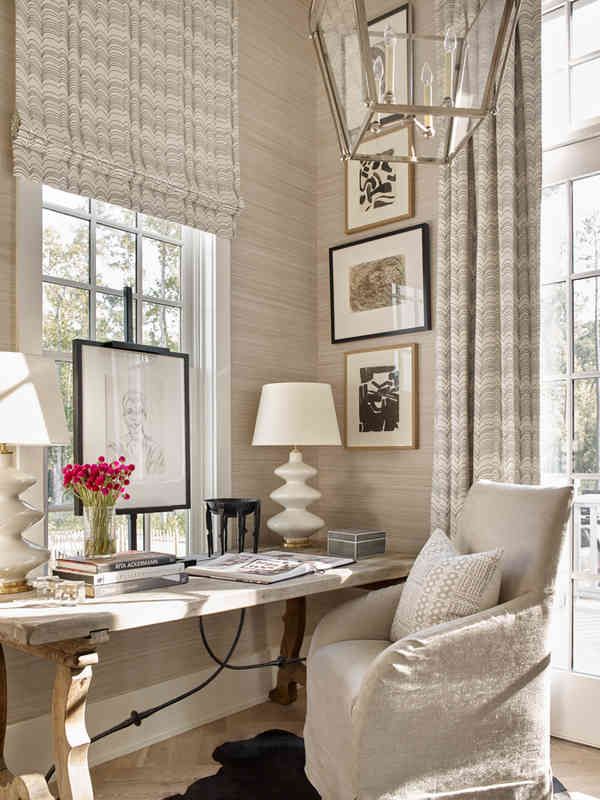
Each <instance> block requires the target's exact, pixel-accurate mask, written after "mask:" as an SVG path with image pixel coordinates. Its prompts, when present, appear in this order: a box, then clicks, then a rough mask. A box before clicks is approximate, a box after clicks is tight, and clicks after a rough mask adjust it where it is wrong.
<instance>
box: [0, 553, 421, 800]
mask: <svg viewBox="0 0 600 800" xmlns="http://www.w3.org/2000/svg"><path fill="white" fill-rule="evenodd" d="M412 561H413V559H412V558H411V557H407V556H402V555H399V554H397V553H387V554H385V555H383V556H378V557H376V558H370V559H366V560H364V561H359V562H358V563H356V564H351V565H350V566H348V567H341V568H339V569H335V570H330V571H328V572H325V573H320V574H317V575H306V576H303V577H302V578H296V579H294V580H288V581H282V582H281V583H277V584H272V585H270V586H259V585H255V584H248V583H239V582H234V581H221V580H214V579H209V578H197V577H191V578H190V581H189V583H187V584H184V585H183V586H176V587H173V588H169V589H161V590H152V591H147V592H137V593H132V594H127V595H121V596H119V597H113V598H111V599H110V600H109V601H107V600H87V601H86V602H85V603H81V604H80V605H77V606H70V607H69V606H61V607H49V606H40V605H39V604H37V603H36V602H35V601H33V600H32V599H31V597H29V596H23V595H20V596H13V598H11V599H8V600H6V601H4V602H0V800H52V795H51V794H50V792H49V790H48V786H47V784H46V781H45V780H44V778H43V776H41V775H21V776H18V777H15V776H13V774H12V773H11V772H10V771H9V769H8V767H7V766H6V763H5V761H4V756H3V753H4V741H5V737H6V717H7V714H6V712H7V688H6V666H5V660H4V652H3V649H2V645H3V644H5V645H8V646H9V647H14V648H16V649H17V650H22V651H24V652H26V653H30V654H31V655H35V656H38V657H39V658H44V659H47V660H50V661H54V662H55V664H56V677H55V681H54V690H53V694H52V718H53V731H52V735H53V742H54V757H55V766H56V781H57V784H58V791H59V796H60V800H93V796H94V794H93V789H92V782H91V778H90V773H89V768H88V760H87V752H88V747H89V744H90V739H89V736H88V733H87V730H86V726H85V704H86V699H87V694H88V690H89V687H90V683H91V680H92V667H93V665H94V664H97V663H98V653H97V648H98V645H100V644H102V643H103V642H106V641H108V638H109V636H110V634H111V632H112V631H124V630H131V629H133V628H141V627H144V626H146V625H157V624H160V623H167V622H173V621H175V620H180V619H185V618H187V617H200V616H208V615H210V614H219V613H222V612H224V611H234V610H239V609H243V608H250V607H252V606H259V605H263V604H265V603H273V602H276V601H279V600H285V601H286V609H285V613H284V616H283V622H284V632H283V638H282V642H281V654H282V655H283V656H286V657H288V658H294V657H296V656H298V654H299V652H300V648H301V646H302V641H303V638H304V626H305V620H306V598H307V597H309V596H310V595H312V594H318V593H321V592H329V591H335V590H337V589H346V588H350V587H363V588H371V587H373V588H376V587H377V586H380V585H386V584H389V583H397V582H399V581H401V580H404V579H405V578H406V575H407V574H408V571H409V569H410V567H411V565H412ZM304 682H305V667H304V666H303V665H288V666H284V667H282V668H281V669H280V670H279V671H278V677H277V685H276V686H275V688H274V689H273V691H272V692H271V694H270V697H271V699H272V700H273V701H274V702H278V703H284V704H287V703H291V702H293V701H294V700H295V698H296V684H297V683H304Z"/></svg>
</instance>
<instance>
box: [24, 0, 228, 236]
mask: <svg viewBox="0 0 600 800" xmlns="http://www.w3.org/2000/svg"><path fill="white" fill-rule="evenodd" d="M15 4H16V114H15V118H14V125H13V158H14V172H15V174H16V175H21V176H23V177H26V178H30V179H32V180H35V181H39V182H42V181H43V182H44V183H47V184H50V185H51V186H54V187H56V188H58V189H63V190H66V191H69V192H76V193H78V194H83V195H88V196H91V197H94V198H96V199H99V200H104V201H107V202H110V203H115V204H117V205H120V206H125V207H127V208H131V209H134V210H136V211H143V212H145V213H147V214H151V215H154V216H158V217H163V218H166V219H169V220H174V221H176V222H182V223H185V224H187V225H191V226H193V227H196V228H200V229H202V230H204V231H209V232H212V233H216V234H218V235H220V236H224V237H231V236H232V235H233V232H234V229H235V221H236V217H237V215H238V213H239V210H240V206H241V202H240V193H239V179H240V175H239V157H238V89H237V66H238V52H237V27H238V21H237V8H236V0H168V2H163V1H162V0H160V1H159V0H15Z"/></svg>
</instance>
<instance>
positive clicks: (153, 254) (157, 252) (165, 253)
mask: <svg viewBox="0 0 600 800" xmlns="http://www.w3.org/2000/svg"><path fill="white" fill-rule="evenodd" d="M142 248H143V249H142V263H143V270H144V275H143V279H142V283H143V293H144V294H145V295H150V296H151V297H160V298H164V299H165V300H179V295H180V284H181V279H180V273H181V247H180V246H179V245H176V244H168V243H167V242H159V241H157V240H156V239H148V238H147V237H146V236H144V239H143V242H142Z"/></svg>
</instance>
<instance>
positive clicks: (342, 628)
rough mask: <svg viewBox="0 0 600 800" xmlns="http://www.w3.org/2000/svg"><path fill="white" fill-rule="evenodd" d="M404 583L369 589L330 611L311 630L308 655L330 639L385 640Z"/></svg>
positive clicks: (342, 640)
mask: <svg viewBox="0 0 600 800" xmlns="http://www.w3.org/2000/svg"><path fill="white" fill-rule="evenodd" d="M403 587H404V584H399V585H397V586H389V587H387V588H386V589H379V590H377V591H373V592H369V593H368V594H366V595H364V596H363V597H357V598H356V599H355V600H350V601H349V602H348V603H344V604H343V605H341V606H338V607H337V608H334V609H333V611H330V612H329V613H328V614H327V615H326V616H324V617H323V619H322V620H321V621H320V622H319V624H318V625H317V627H316V629H315V632H314V633H313V637H312V641H311V645H310V652H309V658H310V654H312V653H315V652H316V651H317V650H318V649H319V648H321V647H325V645H327V644H333V643H334V642H345V641H350V640H352V639H388V640H389V638H390V627H391V625H392V620H393V618H394V613H395V611H396V606H397V605H398V600H399V598H400V594H401V592H402V589H403Z"/></svg>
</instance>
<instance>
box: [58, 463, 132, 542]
mask: <svg viewBox="0 0 600 800" xmlns="http://www.w3.org/2000/svg"><path fill="white" fill-rule="evenodd" d="M125 462H126V459H125V456H120V457H119V459H118V460H116V461H107V460H106V458H105V457H104V456H100V457H99V458H98V460H97V462H96V463H95V464H67V466H66V467H64V468H63V486H64V488H65V489H66V490H67V491H70V492H72V493H73V494H74V495H77V497H79V499H80V500H81V502H82V503H83V510H84V517H85V554H86V556H98V555H111V554H112V553H114V552H116V536H115V533H114V512H115V504H116V502H117V500H118V499H119V498H120V497H122V498H123V499H124V500H129V497H130V495H129V491H128V486H129V484H130V481H131V474H132V473H133V471H134V469H135V466H134V464H126V463H125Z"/></svg>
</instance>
